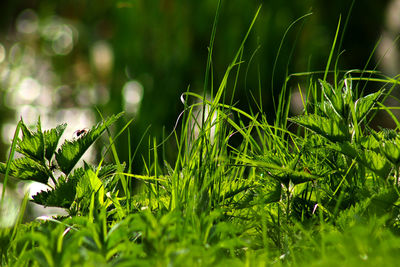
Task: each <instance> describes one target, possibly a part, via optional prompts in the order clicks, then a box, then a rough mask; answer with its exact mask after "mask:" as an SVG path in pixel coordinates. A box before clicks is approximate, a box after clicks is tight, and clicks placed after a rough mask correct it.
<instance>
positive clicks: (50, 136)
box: [44, 123, 67, 161]
mask: <svg viewBox="0 0 400 267" xmlns="http://www.w3.org/2000/svg"><path fill="white" fill-rule="evenodd" d="M66 127H67V124H66V123H64V124H61V125H58V126H57V127H56V128H53V129H51V130H47V131H44V143H45V149H46V152H45V157H46V159H47V160H48V161H50V160H51V158H52V157H53V155H54V152H55V151H56V148H57V144H58V141H59V139H60V137H61V135H62V134H63V133H64V130H65V128H66Z"/></svg>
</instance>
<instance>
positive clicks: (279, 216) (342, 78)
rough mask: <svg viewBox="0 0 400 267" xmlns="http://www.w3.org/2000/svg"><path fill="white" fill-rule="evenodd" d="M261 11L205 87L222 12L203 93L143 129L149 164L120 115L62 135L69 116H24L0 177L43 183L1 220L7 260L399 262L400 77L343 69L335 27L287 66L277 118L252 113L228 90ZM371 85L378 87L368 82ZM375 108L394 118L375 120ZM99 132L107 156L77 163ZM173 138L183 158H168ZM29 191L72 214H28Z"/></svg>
mask: <svg viewBox="0 0 400 267" xmlns="http://www.w3.org/2000/svg"><path fill="white" fill-rule="evenodd" d="M217 18H218V16H217V17H216V22H217ZM256 18H257V14H256V16H255V18H254V21H255V20H256ZM254 21H253V22H252V23H251V25H250V27H249V32H248V33H247V34H246V36H245V37H244V39H243V43H242V44H240V45H239V49H238V52H237V54H236V55H235V56H234V58H233V60H232V62H231V64H230V65H229V66H228V68H227V70H226V73H225V75H224V77H223V79H222V81H221V82H220V84H219V86H218V87H217V88H213V87H212V86H211V88H209V86H210V85H212V84H214V81H213V75H212V56H213V54H212V53H213V52H212V47H213V40H214V37H215V33H216V26H215V25H216V23H215V25H214V28H213V32H212V36H211V41H210V46H209V57H208V59H207V60H208V61H207V62H208V63H207V69H206V74H205V81H204V94H203V95H199V94H196V93H194V92H191V91H187V92H186V93H184V94H183V95H182V97H181V101H182V102H183V104H184V110H183V112H182V113H181V116H180V117H179V118H178V120H177V123H176V127H175V130H174V131H173V132H172V133H171V134H170V135H169V136H166V137H165V140H161V141H160V140H155V139H150V140H142V142H143V143H146V142H147V144H148V147H149V151H150V152H151V153H150V156H149V158H143V159H142V162H143V165H144V167H145V168H144V169H145V171H144V173H141V174H135V173H132V172H131V170H130V167H129V166H131V164H129V163H130V162H132V160H133V158H134V157H135V156H139V157H140V155H136V153H135V150H134V149H135V148H132V151H130V153H129V158H128V159H121V158H119V157H118V151H116V149H115V146H114V142H115V140H117V139H118V138H119V136H120V134H121V132H120V133H116V134H115V135H111V130H110V127H111V126H112V124H113V123H114V122H115V121H117V120H118V119H120V118H121V117H122V116H123V114H122V113H121V114H117V115H115V116H111V117H109V118H104V120H103V121H102V122H100V123H99V124H97V125H95V126H93V127H92V128H91V129H88V130H82V131H79V132H76V133H75V136H74V138H72V139H70V140H66V141H65V142H64V143H63V144H58V142H59V140H60V138H61V136H62V134H63V132H64V130H65V128H66V127H67V125H65V124H61V125H59V126H58V127H56V128H54V129H42V128H41V123H40V119H39V120H38V123H37V127H36V129H33V130H32V129H28V127H27V126H26V125H25V124H24V122H23V120H22V119H21V121H20V122H19V123H18V125H17V128H16V132H15V137H14V139H13V142H12V144H11V150H10V157H9V160H8V161H7V162H5V163H0V172H1V173H4V174H5V180H4V184H5V185H6V184H7V181H8V177H9V176H13V177H15V178H18V179H20V180H26V181H36V182H40V183H43V184H47V185H48V186H49V190H48V191H42V192H40V193H38V194H37V195H35V196H33V199H28V196H25V198H24V200H23V202H22V205H21V207H20V211H19V216H18V218H17V221H16V223H15V224H14V226H13V227H9V228H1V229H0V263H1V266H228V265H229V266H270V265H271V266H359V265H361V266H374V265H375V266H383V265H385V266H397V263H398V262H399V260H400V253H399V252H400V237H399V234H400V221H399V219H400V208H399V204H400V202H399V197H400V192H399V178H400V177H399V171H400V135H399V131H398V130H399V129H400V122H399V121H398V120H397V119H396V117H395V115H394V114H393V112H392V110H393V108H392V107H388V106H385V105H384V104H383V103H384V101H385V100H386V99H387V98H389V97H392V96H391V93H392V91H393V90H394V88H395V87H396V86H398V83H399V81H398V77H394V78H390V77H386V76H384V75H382V74H380V73H379V72H376V71H367V70H362V71H361V70H351V71H342V70H338V69H337V68H336V64H335V63H336V62H335V60H337V59H336V58H334V56H333V55H334V51H335V48H336V45H337V42H338V36H339V34H340V33H339V31H338V32H337V34H336V36H334V41H333V45H332V50H331V52H330V54H329V58H328V59H327V65H326V70H325V71H321V72H307V73H298V74H292V75H288V76H287V79H286V82H285V83H284V84H283V86H282V88H280V94H279V100H278V101H277V102H276V103H274V107H275V111H276V118H275V120H274V121H273V122H269V121H267V117H266V114H264V112H263V107H262V105H261V104H259V105H258V107H259V108H258V110H255V111H252V112H249V113H248V112H245V111H243V110H240V109H238V108H236V107H235V104H234V102H233V100H232V99H226V98H225V92H226V90H233V91H234V90H235V88H236V83H235V82H234V81H235V77H238V75H240V73H241V72H244V70H243V68H241V64H242V61H243V59H242V57H241V56H242V52H243V49H244V47H245V41H246V38H247V36H248V34H249V33H250V31H251V28H252V26H253V24H254ZM339 25H340V24H339ZM338 29H339V26H338ZM277 58H278V56H277ZM297 77H302V78H305V80H306V81H307V83H306V86H305V87H302V86H298V89H297V90H298V92H299V94H300V96H301V101H302V104H303V107H304V110H303V113H302V114H301V115H298V116H290V115H289V103H290V101H291V90H292V89H291V88H290V87H289V84H290V81H291V80H292V79H295V78H297ZM370 83H373V84H374V85H375V87H376V88H377V90H376V91H375V92H372V93H369V94H366V93H365V92H364V86H366V84H370ZM228 84H229V85H228ZM231 84H232V86H231ZM207 90H211V92H212V94H211V95H212V98H211V99H208V98H207V97H206V91H207ZM260 91H261V89H260ZM254 99H255V97H254ZM378 111H384V112H385V113H387V114H389V115H390V116H391V118H392V119H393V121H394V123H395V124H396V126H397V127H396V129H384V128H379V127H374V128H373V127H371V125H370V124H371V121H372V120H373V119H374V118H375V116H376V115H377V112H378ZM130 127H134V125H133V124H132V125H131V121H130V122H128V123H127V124H126V126H125V127H124V129H123V131H129V128H130ZM376 129H379V130H376ZM105 134H107V135H108V141H109V142H108V144H105V145H104V146H105V148H104V151H103V153H104V154H103V160H101V161H100V162H99V163H98V164H97V165H95V166H92V165H90V164H88V163H86V162H83V164H82V163H81V164H80V165H79V166H78V167H76V165H77V164H79V163H80V161H81V157H82V155H83V154H84V152H85V151H86V150H87V149H88V148H89V147H90V146H91V145H92V144H93V142H95V141H96V140H97V139H98V138H99V137H100V136H101V135H105ZM233 138H235V140H236V141H235V142H234V143H235V144H233V142H232V139H233ZM166 140H168V141H169V142H166ZM237 140H240V141H237ZM172 141H174V144H175V151H176V158H175V161H174V162H166V161H165V160H164V154H165V150H166V148H165V146H167V143H168V145H170V144H171V143H172ZM238 142H239V144H238ZM126 145H127V146H129V147H130V140H129V139H128V140H126ZM16 153H18V154H19V155H21V156H20V157H18V158H16V157H14V156H15V155H16ZM106 155H108V158H110V157H111V158H112V163H107V162H104V161H105V160H104V159H105V158H106V157H105V156H106ZM124 162H125V163H124ZM5 188H6V187H5V186H4V187H3V192H2V198H1V202H2V203H1V205H3V201H5V200H4V198H5V194H4V191H5ZM28 201H33V202H35V203H37V204H41V205H44V206H51V207H60V208H64V209H65V210H66V212H67V214H68V215H67V216H58V217H49V218H46V220H42V219H43V218H42V219H37V220H34V221H31V222H23V215H24V211H25V207H26V205H27V202H28Z"/></svg>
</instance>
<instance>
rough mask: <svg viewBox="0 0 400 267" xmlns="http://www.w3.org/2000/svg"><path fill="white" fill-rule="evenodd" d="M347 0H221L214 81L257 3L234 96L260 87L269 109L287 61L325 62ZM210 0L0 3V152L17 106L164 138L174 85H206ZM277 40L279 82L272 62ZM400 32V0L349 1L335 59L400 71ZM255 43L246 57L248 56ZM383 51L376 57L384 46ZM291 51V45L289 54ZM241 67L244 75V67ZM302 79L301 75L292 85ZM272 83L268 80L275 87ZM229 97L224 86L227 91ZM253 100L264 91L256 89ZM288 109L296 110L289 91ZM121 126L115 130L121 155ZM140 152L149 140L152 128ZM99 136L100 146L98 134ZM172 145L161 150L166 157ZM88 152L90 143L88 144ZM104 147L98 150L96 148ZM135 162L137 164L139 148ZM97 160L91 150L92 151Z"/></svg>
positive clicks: (31, 118) (300, 66)
mask: <svg viewBox="0 0 400 267" xmlns="http://www.w3.org/2000/svg"><path fill="white" fill-rule="evenodd" d="M351 2H352V1H348V0H338V1H317V0H287V1H272V0H264V1H261V0H245V1H244V0H229V1H227V0H226V1H223V3H222V9H221V14H220V17H219V24H218V29H217V33H216V40H215V46H214V56H213V72H214V85H215V87H216V86H217V85H218V84H219V82H220V80H221V78H222V76H223V74H224V72H225V70H226V68H227V66H228V64H229V63H230V62H231V60H232V59H233V57H234V55H235V52H236V50H237V49H238V47H239V45H240V42H241V40H242V38H243V37H244V35H245V33H246V31H247V29H248V27H249V25H250V22H251V20H252V18H253V17H254V15H255V12H256V10H257V8H258V6H259V5H260V4H262V9H261V13H260V15H259V18H258V20H257V22H256V24H255V27H254V29H253V31H252V33H251V35H250V37H249V39H248V42H247V44H246V48H245V51H244V56H243V59H244V63H243V71H242V74H243V75H241V76H240V77H239V81H238V88H237V91H236V94H235V98H234V99H235V100H234V102H237V106H238V107H240V108H242V109H244V110H248V109H249V107H250V106H251V105H249V102H248V99H249V97H250V95H251V94H253V95H255V96H256V98H257V96H258V95H259V94H258V91H259V88H261V91H262V102H263V108H264V111H265V113H266V114H267V115H268V116H269V118H271V120H272V119H273V118H274V111H273V106H272V104H271V103H272V102H271V101H272V97H273V96H272V92H274V94H275V97H276V96H277V94H279V92H280V88H281V85H282V82H283V81H284V78H285V76H286V70H288V72H289V73H294V72H304V71H311V70H324V69H325V65H326V62H327V59H328V55H329V52H330V48H331V45H332V42H333V38H334V35H335V31H336V27H337V24H338V20H339V16H340V15H341V16H342V25H343V24H344V22H345V18H346V16H347V15H348V13H349V10H350V7H351ZM217 3H218V1H217V0H202V1H187V0H185V1H183V0H152V1H149V0H125V1H124V0H121V1H120V0H114V1H112V0H109V1H89V0H79V1H78V0H70V1H57V0H29V1H28V0H14V1H1V2H0V8H1V10H2V16H0V161H3V162H4V161H5V160H6V157H7V153H8V149H9V145H10V143H11V138H12V136H13V134H14V131H15V128H16V125H17V122H18V120H19V118H20V117H22V118H23V119H24V121H25V122H26V123H27V124H34V123H35V122H36V121H37V118H38V116H40V117H41V120H42V128H44V129H47V128H50V127H55V126H56V125H57V124H60V123H64V122H67V123H68V128H67V132H66V133H65V136H66V137H67V138H68V137H70V136H72V133H73V132H74V131H76V130H77V129H81V128H85V127H91V126H92V125H93V124H94V123H97V122H98V121H100V116H99V115H98V113H97V111H96V109H98V110H100V111H101V113H102V114H103V115H104V116H109V115H111V114H115V113H118V112H120V111H125V112H126V115H125V117H124V121H122V120H121V121H120V122H119V124H118V125H117V128H118V127H119V128H121V127H123V126H124V124H125V123H126V122H127V121H128V120H130V119H132V118H134V121H133V124H132V126H131V127H130V134H131V138H130V139H131V145H132V150H134V149H136V147H137V145H138V143H139V140H140V139H141V138H142V136H143V134H144V132H145V130H146V129H147V128H148V127H149V126H150V128H149V131H148V132H147V134H149V135H150V136H152V137H153V136H154V137H156V138H157V140H158V141H161V139H162V136H163V132H164V133H165V134H164V135H168V134H169V133H170V132H171V131H172V130H173V128H174V125H175V123H176V119H177V117H178V115H179V113H180V112H181V111H182V110H183V105H182V103H181V101H180V96H181V94H182V93H183V92H185V91H186V90H187V89H188V87H190V90H191V91H194V92H197V93H202V91H203V80H204V72H205V66H206V60H207V53H208V50H207V47H208V44H209V40H210V35H211V30H212V24H213V20H214V16H215V11H216V8H217ZM309 12H312V13H313V14H312V15H311V16H308V17H307V18H306V19H304V20H302V21H301V22H300V23H298V24H296V25H295V26H294V27H293V28H292V29H291V31H289V32H288V35H287V37H286V39H285V42H284V43H283V47H282V50H281V54H280V56H279V58H278V62H277V68H276V71H275V77H274V82H273V84H271V77H272V68H273V64H274V60H275V57H276V55H277V51H278V48H279V44H280V42H281V40H282V37H283V35H284V33H285V30H286V29H287V28H288V27H289V25H290V24H291V23H292V22H294V21H295V20H296V19H297V18H299V17H301V16H303V15H305V14H307V13H309ZM399 32H400V1H399V0H381V1H374V0H363V1H355V4H354V6H353V9H352V13H351V16H350V19H349V22H348V25H347V29H346V32H345V33H344V35H343V40H342V43H341V49H340V51H337V53H339V52H341V51H343V50H344V53H343V54H342V55H341V57H340V61H339V68H343V69H354V68H357V69H363V68H364V67H365V65H366V63H367V61H368V58H369V57H370V55H371V53H372V51H373V49H374V46H375V45H376V44H377V42H378V40H380V44H379V46H378V48H377V50H376V52H375V55H374V56H373V57H372V61H371V62H370V63H369V65H368V66H367V68H369V69H373V68H374V67H375V65H376V63H377V62H380V65H379V67H378V69H379V70H381V71H383V72H385V73H386V74H388V75H396V74H397V73H398V72H399V64H400V63H399V62H400V61H399V56H398V50H397V46H396V45H395V44H394V40H395V38H396V37H397V35H398V33H399ZM253 54H255V56H254V57H253V60H250V58H251V56H252V55H253ZM385 54H386V56H385V58H384V59H383V60H381V59H382V57H383V55H385ZM290 55H291V56H290ZM246 69H247V70H248V71H247V76H245V75H244V73H245V71H244V70H246ZM296 87H297V85H296ZM272 88H274V90H273V91H272ZM227 93H228V95H227V97H228V99H230V96H229V94H230V93H231V90H229V88H228V91H227ZM257 100H258V101H259V99H257ZM292 112H293V113H296V112H299V107H298V106H296V103H294V104H293V110H292ZM127 140H128V137H127V132H126V133H125V134H124V135H122V136H121V137H120V139H119V140H118V142H117V146H118V147H117V149H118V151H119V155H120V157H121V159H122V160H124V161H128V148H127ZM144 140H145V142H144V144H142V145H141V146H140V147H139V153H138V155H140V154H143V153H146V152H147V150H148V141H147V140H148V138H146V137H145V139H144ZM99 147H101V146H99ZM173 153H174V152H173V151H170V152H168V151H167V156H168V155H169V156H170V157H171V158H173ZM93 155H96V153H95V154H93ZM97 155H99V153H97ZM136 158H137V160H135V161H134V162H133V166H132V168H133V170H134V171H135V172H140V170H141V164H140V162H141V157H140V156H138V157H136ZM93 160H95V158H93Z"/></svg>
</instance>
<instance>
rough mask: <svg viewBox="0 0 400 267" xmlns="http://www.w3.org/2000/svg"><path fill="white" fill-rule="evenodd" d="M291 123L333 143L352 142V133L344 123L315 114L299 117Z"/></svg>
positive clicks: (291, 119)
mask: <svg viewBox="0 0 400 267" xmlns="http://www.w3.org/2000/svg"><path fill="white" fill-rule="evenodd" d="M289 120H290V121H292V122H294V123H296V124H298V125H300V126H302V127H304V128H307V129H309V130H311V131H313V132H315V133H317V134H319V135H321V136H323V137H325V138H327V139H328V140H330V141H332V142H336V141H347V140H350V137H351V136H350V131H349V127H348V125H346V123H345V122H344V121H337V120H331V119H328V118H325V117H321V116H318V115H315V114H310V115H303V116H297V117H294V118H290V119H289Z"/></svg>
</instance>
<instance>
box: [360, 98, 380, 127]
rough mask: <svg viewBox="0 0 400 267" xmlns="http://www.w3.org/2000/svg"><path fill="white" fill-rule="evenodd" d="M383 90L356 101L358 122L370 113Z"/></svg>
mask: <svg viewBox="0 0 400 267" xmlns="http://www.w3.org/2000/svg"><path fill="white" fill-rule="evenodd" d="M381 94H382V92H381V91H378V92H376V93H373V94H370V95H367V96H364V97H361V98H359V99H358V100H357V101H356V103H355V110H356V118H357V122H361V121H362V120H363V119H364V118H365V117H366V116H367V115H368V113H369V112H370V111H371V110H372V108H373V107H374V105H375V104H376V102H377V101H378V98H379V97H380V96H381Z"/></svg>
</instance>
